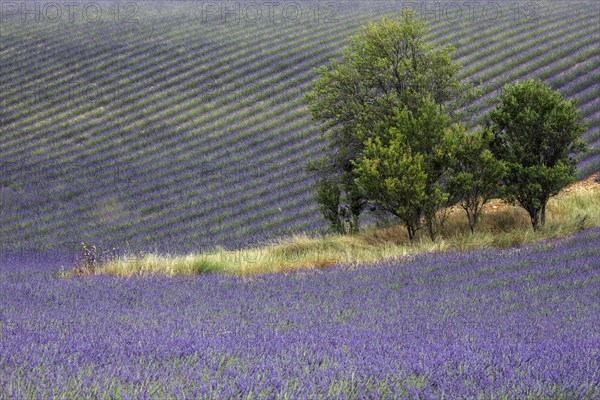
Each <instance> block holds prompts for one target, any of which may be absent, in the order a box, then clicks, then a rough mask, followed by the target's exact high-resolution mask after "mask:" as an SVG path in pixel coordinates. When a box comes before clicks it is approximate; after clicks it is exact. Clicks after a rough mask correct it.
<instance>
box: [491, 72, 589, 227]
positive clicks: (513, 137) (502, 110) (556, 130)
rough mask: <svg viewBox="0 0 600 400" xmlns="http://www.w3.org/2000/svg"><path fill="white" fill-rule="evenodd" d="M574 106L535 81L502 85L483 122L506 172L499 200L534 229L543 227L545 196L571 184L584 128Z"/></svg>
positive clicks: (582, 147)
mask: <svg viewBox="0 0 600 400" xmlns="http://www.w3.org/2000/svg"><path fill="white" fill-rule="evenodd" d="M580 120H581V116H580V112H579V110H578V109H577V107H576V103H575V101H574V100H565V98H564V97H563V96H562V95H561V94H560V93H559V92H558V91H553V90H552V88H551V87H550V86H548V85H546V84H544V83H542V82H541V81H540V80H539V79H528V80H526V81H523V82H516V83H514V84H512V85H506V86H505V87H504V90H503V92H502V93H501V94H500V97H499V104H498V105H497V106H496V108H495V109H493V110H492V111H491V112H490V113H489V115H488V118H487V125H488V126H489V127H490V128H491V129H492V131H493V133H494V135H495V137H494V140H493V142H492V146H491V148H492V151H493V152H494V154H495V155H496V157H497V158H499V159H500V160H503V161H504V162H505V163H506V165H507V167H508V173H507V174H506V176H505V178H504V180H503V182H504V186H503V188H502V195H503V197H504V198H505V199H506V200H508V201H510V202H516V203H518V204H519V205H520V206H521V207H523V208H524V209H525V210H526V211H527V212H528V213H529V216H530V218H531V224H532V226H533V228H534V229H537V228H538V227H539V226H540V225H544V224H545V221H546V204H547V202H548V199H549V198H550V197H551V196H554V195H556V194H557V193H558V192H559V191H560V190H561V189H562V188H563V187H565V186H566V185H568V184H569V183H571V182H572V181H573V180H574V177H575V166H576V160H575V158H574V155H575V154H577V153H579V152H581V151H583V150H584V149H585V145H584V143H583V142H582V141H581V140H580V138H581V135H582V134H583V132H585V130H586V127H585V125H584V124H583V123H581V122H580Z"/></svg>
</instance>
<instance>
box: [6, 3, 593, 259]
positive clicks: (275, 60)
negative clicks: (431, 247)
mask: <svg viewBox="0 0 600 400" xmlns="http://www.w3.org/2000/svg"><path fill="white" fill-rule="evenodd" d="M404 3H405V2H399V1H385V0H383V1H376V2H372V1H334V2H314V3H311V2H294V1H284V2H281V4H280V6H278V8H273V9H268V8H267V6H266V5H264V4H262V3H260V2H258V3H256V2H254V3H248V2H220V3H215V2H186V1H177V2H175V1H173V2H160V1H143V2H142V1H140V2H102V1H100V2H83V3H81V5H80V6H78V7H77V8H76V9H73V10H71V11H70V9H67V7H66V5H64V4H63V3H60V2H58V3H56V2H53V3H50V2H48V3H46V2H43V1H42V2H37V3H36V2H31V4H29V3H27V2H24V3H21V2H4V1H3V2H0V5H1V11H2V16H1V24H0V138H1V140H0V243H2V247H3V248H4V247H10V246H14V245H17V246H21V245H23V244H25V245H28V246H54V245H56V246H58V245H63V244H65V243H69V242H75V243H80V242H82V241H86V242H94V243H98V242H103V243H106V242H114V243H117V244H118V245H119V246H123V245H124V244H125V243H129V244H134V245H136V246H140V247H144V248H147V247H148V246H157V247H160V248H162V249H166V250H169V251H173V249H174V248H183V249H184V250H185V251H191V250H197V249H200V248H210V247H211V246H214V245H222V246H226V247H238V246H242V245H246V244H249V243H257V242H264V241H265V240H268V239H269V238H271V237H275V236H279V235H282V234H288V233H295V232H303V231H309V232H310V231H312V232H321V231H323V230H324V229H326V224H325V222H324V221H323V220H322V218H321V216H320V214H319V212H318V207H317V203H316V201H315V199H314V193H313V190H312V188H311V185H310V184H311V182H312V180H313V178H312V177H311V176H309V175H307V174H306V173H305V171H304V169H303V168H304V165H305V163H306V162H307V161H309V160H315V159H317V158H318V157H319V156H320V155H322V146H323V143H324V142H323V139H322V137H321V135H320V133H319V132H318V129H317V128H316V127H315V126H314V125H313V124H312V122H311V119H310V113H309V111H308V110H307V107H306V102H305V98H304V95H305V94H306V93H307V91H308V90H309V88H310V83H311V81H312V79H313V78H314V68H315V67H318V66H320V65H323V64H325V63H326V62H327V61H328V59H329V58H330V57H332V56H333V55H334V54H335V53H336V52H337V51H338V50H339V49H340V48H341V46H343V45H344V44H345V43H346V42H347V39H348V38H349V36H350V35H352V34H354V33H355V32H356V31H357V29H358V28H359V27H360V26H361V25H363V24H365V23H366V22H367V21H369V20H372V19H374V18H377V17H379V16H382V15H391V16H394V15H398V14H399V12H400V10H401V8H402V7H403V4H404ZM455 3H456V2H451V3H443V2H434V1H421V2H413V3H411V4H412V6H413V7H415V8H416V9H417V10H418V12H419V14H420V16H421V17H424V18H426V19H427V22H428V25H429V26H430V27H431V34H430V39H431V41H432V42H434V43H439V44H452V45H454V46H455V47H456V51H455V52H454V54H453V58H454V59H455V60H456V61H458V62H459V63H461V64H462V65H463V66H464V68H463V69H462V70H461V71H460V78H461V79H470V80H472V81H473V82H475V83H478V84H479V83H481V89H482V92H483V93H482V96H481V97H480V98H479V100H478V102H477V104H476V110H477V111H476V113H475V115H474V116H473V119H472V120H471V121H470V124H471V125H474V124H476V123H477V122H478V121H479V120H480V117H481V116H482V115H483V113H484V112H485V111H487V110H489V109H490V108H491V107H493V105H494V104H493V99H494V97H495V95H496V94H497V93H498V91H499V89H500V88H501V87H502V86H503V85H504V84H506V83H512V82H514V81H515V80H517V79H523V78H526V77H532V76H537V77H540V78H541V79H543V80H544V81H545V82H547V83H549V84H550V85H551V86H552V87H553V88H554V89H558V90H559V91H561V92H562V93H563V94H564V95H566V96H567V97H568V98H575V99H577V100H578V101H579V107H580V109H581V110H582V114H583V116H584V118H585V120H586V122H587V123H588V126H589V129H588V131H587V133H586V134H585V137H584V139H585V141H586V142H587V143H588V144H589V145H590V148H591V150H590V152H588V153H587V154H584V155H582V156H581V158H580V162H579V176H580V177H583V176H587V175H589V174H590V173H592V172H595V171H597V170H598V169H599V168H600V118H599V117H600V100H599V90H600V89H599V88H598V77H599V75H598V74H599V73H600V66H599V65H600V64H599V61H600V50H599V48H600V46H598V42H599V39H600V36H599V32H598V15H599V13H600V5H599V3H598V2H597V1H593V0H589V1H587V0H586V1H575V2H573V1H544V2H537V1H536V2H510V4H509V2H503V1H498V2H482V3H484V4H483V5H482V3H478V2H470V3H469V2H466V3H465V4H466V5H465V4H463V5H462V6H461V5H458V6H457V5H456V4H455ZM36 4H37V6H36ZM252 4H254V5H252ZM461 4H462V3H461ZM469 4H470V6H469ZM467 6H468V7H467ZM23 7H25V8H23ZM269 10H270V11H269ZM284 11H285V12H284ZM259 16H260V18H259Z"/></svg>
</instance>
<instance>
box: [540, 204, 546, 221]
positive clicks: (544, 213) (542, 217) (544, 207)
mask: <svg viewBox="0 0 600 400" xmlns="http://www.w3.org/2000/svg"><path fill="white" fill-rule="evenodd" d="M540 224H541V225H542V226H544V225H546V203H544V205H543V206H542V213H541V217H540Z"/></svg>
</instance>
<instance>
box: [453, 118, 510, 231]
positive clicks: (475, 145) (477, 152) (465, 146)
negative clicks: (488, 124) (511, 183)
mask: <svg viewBox="0 0 600 400" xmlns="http://www.w3.org/2000/svg"><path fill="white" fill-rule="evenodd" d="M493 139H494V135H493V133H492V131H491V130H490V129H484V130H477V131H475V132H473V133H472V134H471V135H469V134H468V133H467V132H466V130H465V129H464V127H463V126H461V125H453V126H452V128H451V129H449V131H448V135H447V137H446V140H447V141H448V147H449V149H450V152H451V160H450V167H451V171H452V173H451V175H450V178H449V181H448V191H449V192H450V193H451V196H452V198H453V200H455V201H458V202H459V203H460V206H461V207H462V209H463V210H464V211H465V213H466V214H467V219H468V221H469V228H470V229H471V233H473V232H474V231H475V226H476V225H477V222H478V221H479V219H480V217H481V210H482V208H483V206H484V205H485V203H487V202H488V200H489V199H491V198H492V197H493V196H494V195H496V194H497V192H498V188H499V187H500V184H501V182H502V179H503V178H504V176H505V175H506V172H507V168H506V164H505V163H504V162H503V161H500V160H498V159H496V157H494V155H493V154H492V152H491V151H490V145H491V143H492V140H493Z"/></svg>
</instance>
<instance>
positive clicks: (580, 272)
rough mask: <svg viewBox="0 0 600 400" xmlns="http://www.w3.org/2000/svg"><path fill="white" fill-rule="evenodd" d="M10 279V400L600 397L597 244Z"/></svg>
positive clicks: (594, 236) (573, 241)
mask: <svg viewBox="0 0 600 400" xmlns="http://www.w3.org/2000/svg"><path fill="white" fill-rule="evenodd" d="M0 265H1V266H2V269H0V300H1V302H2V304H3V307H2V311H1V313H0V342H1V343H2V346H0V398H11V399H12V398H44V397H60V398H67V397H68V398H75V397H76V398H141V397H144V398H157V397H160V398H215V397H219V398H223V397H224V398H249V397H251V398H340V399H342V398H344V399H346V398H374V397H376V398H423V399H438V398H532V399H533V398H578V399H579V398H581V399H583V398H590V399H591V398H597V397H598V396H600V374H599V371H600V361H599V359H598V355H597V349H598V348H599V346H600V336H599V335H598V332H599V331H600V325H599V321H600V304H599V302H598V299H599V298H600V296H599V295H600V292H599V286H598V279H599V277H600V269H599V268H600V230H597V229H596V230H590V231H585V232H581V233H579V234H577V235H575V236H572V237H570V238H568V239H561V240H558V241H551V242H544V243H541V244H535V245H531V246H529V247H526V248H521V249H508V250H486V251H473V252H468V253H447V254H423V255H419V256H414V257H410V258H404V259H400V260H388V261H382V262H379V263H376V264H372V265H346V266H337V267H333V268H332V269H330V270H321V271H319V270H315V271H310V272H309V271H305V272H300V273H294V274H288V275H285V274H272V275H265V276H261V277H253V278H234V277H227V276H223V275H219V274H212V275H202V276H198V277H195V278H190V277H178V278H166V277H160V276H151V277H144V278H139V277H138V278H132V279H122V278H117V277H110V276H101V275H99V276H88V277H85V278H72V279H62V278H60V277H59V276H58V275H57V268H56V266H48V264H47V263H43V262H42V263H41V264H39V263H38V264H36V265H31V264H19V263H15V262H9V263H3V264H0ZM42 310H43V312H42Z"/></svg>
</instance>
